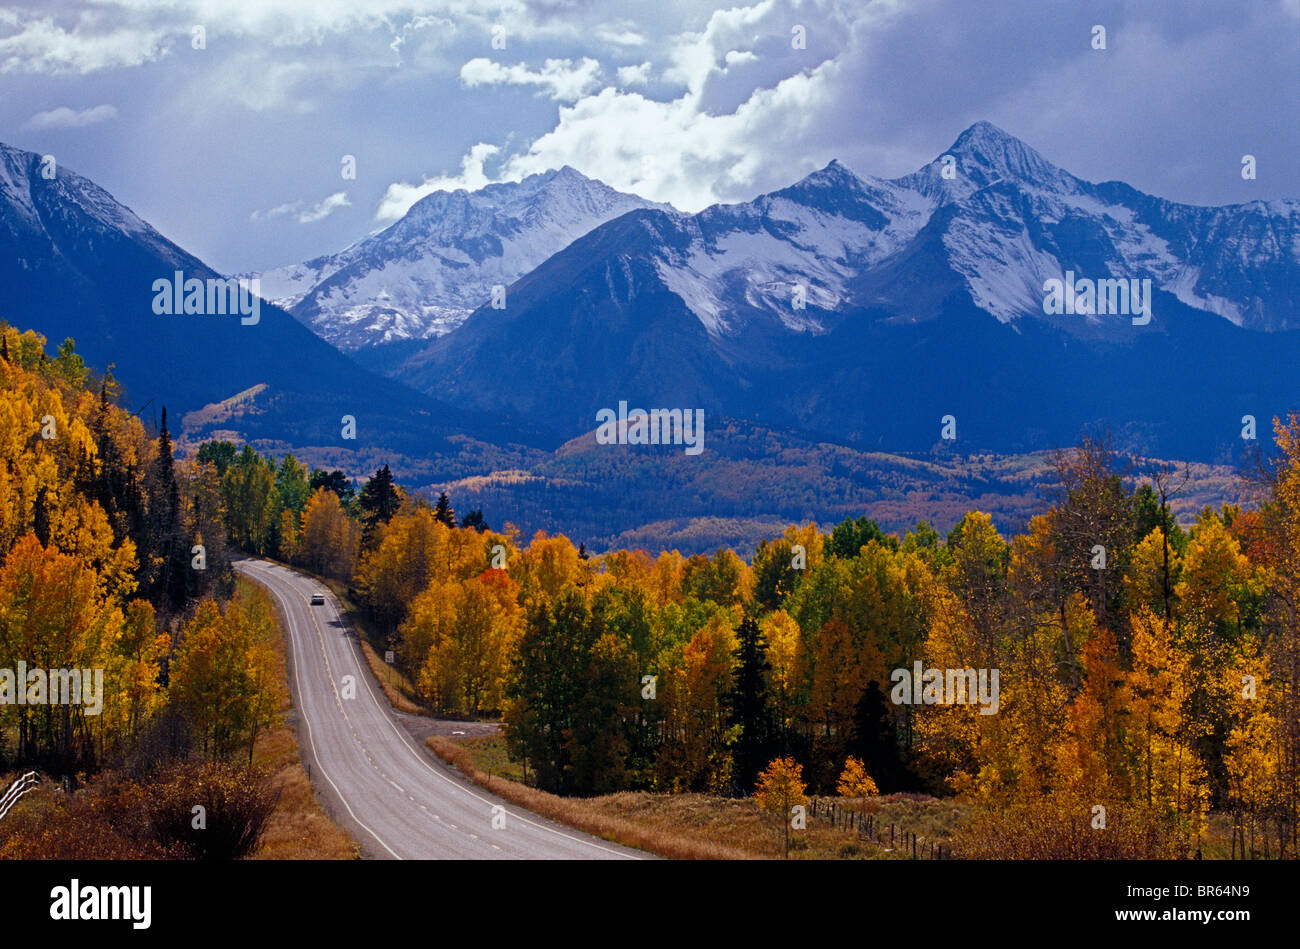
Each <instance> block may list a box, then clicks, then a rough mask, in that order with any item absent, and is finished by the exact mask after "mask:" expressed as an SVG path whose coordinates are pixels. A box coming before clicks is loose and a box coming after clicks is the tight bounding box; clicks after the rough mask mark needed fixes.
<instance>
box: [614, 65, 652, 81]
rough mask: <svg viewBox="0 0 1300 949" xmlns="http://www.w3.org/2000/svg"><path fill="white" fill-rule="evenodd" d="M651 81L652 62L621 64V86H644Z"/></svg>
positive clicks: (619, 73) (619, 78) (619, 77)
mask: <svg viewBox="0 0 1300 949" xmlns="http://www.w3.org/2000/svg"><path fill="white" fill-rule="evenodd" d="M649 81H650V64H649V63H642V64H641V65H640V66H619V67H618V84H619V85H620V86H644V85H645V84H646V83H647V82H649Z"/></svg>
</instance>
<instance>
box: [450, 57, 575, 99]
mask: <svg viewBox="0 0 1300 949" xmlns="http://www.w3.org/2000/svg"><path fill="white" fill-rule="evenodd" d="M460 79H461V82H463V83H465V85H467V86H471V87H472V86H487V85H499V84H506V85H512V86H541V87H542V88H543V89H546V90H548V91H549V93H550V96H551V98H552V99H555V100H556V101H558V102H573V101H575V100H577V99H579V98H581V97H582V96H583V95H585V94H586V93H588V92H590V91H592V90H593V89H595V88H596V87H597V86H599V85H600V63H598V62H597V61H596V60H594V59H591V58H590V57H587V56H584V57H583V58H582V61H581V62H580V63H578V65H576V66H575V65H574V64H573V60H571V59H548V60H546V62H545V63H544V64H543V65H542V68H541V69H540V70H531V69H529V68H528V67H527V66H525V65H524V64H523V63H517V64H516V65H514V66H502V65H501V64H500V63H497V62H494V61H493V60H490V59H487V58H485V57H482V56H480V57H477V58H475V59H471V60H470V61H469V62H467V63H466V64H465V65H464V66H462V67H461V70H460Z"/></svg>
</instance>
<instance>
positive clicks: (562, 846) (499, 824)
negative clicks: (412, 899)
mask: <svg viewBox="0 0 1300 949" xmlns="http://www.w3.org/2000/svg"><path fill="white" fill-rule="evenodd" d="M235 570H236V571H237V572H238V573H240V574H241V575H242V576H244V577H247V578H248V579H250V580H252V581H253V582H255V583H258V584H260V585H261V586H262V587H264V588H265V589H266V590H267V591H268V593H270V595H271V599H272V600H273V601H274V602H275V604H276V606H277V607H278V609H279V612H280V616H281V618H282V621H283V623H284V629H285V633H286V635H287V636H288V639H289V648H290V665H289V684H290V688H291V689H292V691H293V700H294V707H295V709H296V711H297V716H298V726H297V731H298V744H299V747H300V750H301V753H302V757H303V760H304V761H306V762H310V763H311V777H312V783H313V785H314V786H315V788H316V793H317V794H318V795H319V796H320V797H321V798H323V799H324V800H325V801H326V802H327V803H328V805H329V809H330V811H331V813H332V814H333V816H334V817H335V819H336V820H337V821H338V822H339V823H341V824H343V825H344V826H346V827H347V828H348V829H349V830H350V831H351V833H352V836H353V837H354V838H355V839H356V840H357V842H358V843H359V844H360V845H361V849H362V853H363V854H364V855H365V856H367V857H375V858H380V859H398V860H410V859H459V860H618V859H637V858H644V857H646V856H647V854H644V853H642V852H641V851H639V850H631V849H628V848H626V847H620V846H617V845H615V844H611V843H607V842H605V841H603V840H599V839H597V838H595V837H592V836H590V835H588V834H584V833H582V832H580V831H576V830H573V829H571V828H569V827H565V826H563V825H561V824H556V823H553V822H551V821H548V820H545V819H543V818H541V817H538V816H537V815H535V814H533V813H531V812H530V811H526V810H523V809H521V808H519V807H517V806H516V805H513V804H507V803H506V802H505V801H503V800H501V799H500V798H498V797H495V796H493V795H491V794H488V793H486V792H484V791H483V790H482V789H481V788H478V787H477V786H474V785H471V784H469V782H467V781H466V780H465V778H464V777H463V776H462V775H460V774H459V773H458V772H453V771H451V770H450V769H449V768H447V767H446V766H445V765H444V764H443V763H442V762H441V761H439V760H438V759H437V758H436V757H434V756H433V754H432V753H431V752H429V751H427V750H426V749H424V748H421V747H420V746H419V745H418V743H417V742H416V741H415V740H414V739H413V738H412V737H411V736H410V735H409V734H408V733H407V732H406V730H405V729H404V728H402V726H401V725H400V724H398V722H397V721H396V720H395V719H394V717H393V713H392V707H391V706H390V705H389V704H388V700H387V699H386V698H384V696H383V694H382V692H381V691H380V690H379V687H378V686H377V684H376V683H375V682H374V680H373V678H372V677H371V674H370V669H369V667H368V666H367V664H366V662H365V659H364V657H363V656H362V654H361V647H360V644H359V643H357V641H356V640H355V638H354V637H353V636H352V635H351V633H350V632H349V629H348V626H347V623H346V622H345V621H344V620H343V618H342V611H341V609H340V608H339V604H338V601H337V600H336V599H335V598H334V596H333V594H332V593H330V592H329V591H328V590H326V589H325V588H324V586H323V585H322V584H320V583H318V582H316V581H315V580H313V579H311V578H310V577H306V576H304V575H302V574H300V573H297V572H295V571H293V570H290V569H288V568H287V567H283V566H280V565H278V564H273V563H269V562H267V561H264V560H240V561H237V562H236V563H235ZM313 593H324V594H325V605H324V606H311V605H310V603H311V596H312V594H313ZM345 676H351V677H352V683H353V685H354V688H347V685H348V683H346V682H345V680H344V677H345ZM353 693H354V694H353ZM349 696H351V697H349Z"/></svg>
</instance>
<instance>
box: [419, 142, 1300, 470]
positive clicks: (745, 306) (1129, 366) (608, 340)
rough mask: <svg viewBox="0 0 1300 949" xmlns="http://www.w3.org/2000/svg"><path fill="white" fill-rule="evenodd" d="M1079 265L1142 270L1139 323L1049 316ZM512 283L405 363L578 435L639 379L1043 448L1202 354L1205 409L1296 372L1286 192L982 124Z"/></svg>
mask: <svg viewBox="0 0 1300 949" xmlns="http://www.w3.org/2000/svg"><path fill="white" fill-rule="evenodd" d="M1070 273H1073V275H1074V279H1076V280H1083V279H1086V280H1089V281H1103V280H1123V281H1125V283H1126V284H1127V283H1129V282H1130V281H1138V285H1139V286H1140V287H1141V286H1144V285H1143V284H1142V283H1141V282H1142V281H1145V280H1149V281H1150V285H1149V286H1150V292H1149V293H1146V292H1145V291H1144V296H1143V298H1142V302H1143V303H1144V304H1145V303H1148V302H1149V303H1150V304H1151V317H1152V318H1151V320H1150V321H1149V322H1147V321H1144V320H1142V319H1141V318H1140V310H1138V308H1137V307H1136V306H1134V312H1133V313H1132V314H1130V313H1119V314H1115V313H1103V312H1092V313H1079V314H1076V313H1074V312H1068V313H1052V314H1050V315H1049V312H1048V309H1047V308H1046V307H1045V304H1044V299H1045V295H1046V294H1045V286H1044V285H1045V282H1046V281H1049V280H1066V279H1068V278H1067V275H1068V274H1070ZM509 299H510V304H509V306H508V308H507V310H506V311H505V312H498V311H490V310H481V311H478V312H476V313H475V314H474V315H473V316H471V317H470V318H469V319H468V320H467V321H466V322H465V323H464V325H463V326H461V327H460V328H459V329H458V330H456V332H454V333H451V334H450V335H447V336H444V337H442V338H439V339H436V340H433V341H431V342H429V343H428V344H426V345H425V346H424V347H423V349H422V350H420V351H419V352H416V353H415V354H414V355H412V356H410V357H409V358H407V360H406V361H405V363H404V364H403V365H402V366H401V367H400V368H399V369H398V370H397V375H398V376H399V377H400V378H403V379H405V380H406V381H409V382H410V383H411V384H413V385H415V386H416V387H418V388H421V389H423V390H425V391H428V392H431V393H436V394H438V395H440V396H441V397H444V398H447V399H448V400H450V401H456V402H459V403H461V404H468V405H473V406H475V407H477V408H480V409H485V410H503V409H504V410H510V411H514V412H519V413H522V414H524V415H528V416H531V417H533V418H534V419H536V420H538V421H539V422H543V423H545V424H548V425H551V426H554V427H555V428H556V429H558V430H559V431H562V432H565V433H570V434H572V433H577V432H581V431H585V430H589V429H590V428H591V427H592V418H593V412H594V410H595V409H597V408H600V407H603V406H608V405H614V404H617V401H618V400H619V399H621V398H624V397H629V398H630V397H636V398H640V399H642V400H643V401H645V402H653V403H654V404H656V405H669V406H671V405H683V406H686V405H691V406H700V407H704V408H706V409H709V410H711V411H714V412H723V413H726V414H731V415H738V416H745V417H752V418H755V419H757V420H760V421H764V422H768V423H778V424H789V425H797V426H801V427H806V428H812V429H815V430H817V431H821V432H827V433H833V434H845V435H848V436H849V437H852V438H855V439H865V440H870V441H871V442H873V443H880V444H882V445H888V446H889V447H891V448H895V447H902V446H904V445H911V446H916V447H925V446H929V445H931V444H933V442H934V441H935V437H934V436H935V425H936V420H937V419H938V418H939V417H940V415H943V414H949V413H951V412H953V411H954V406H957V405H958V404H960V405H962V406H965V407H966V413H965V414H966V417H967V418H968V419H969V420H970V421H971V422H972V424H971V425H970V426H968V427H967V428H965V429H964V431H965V432H967V433H968V434H973V433H976V432H981V428H982V434H983V435H985V436H986V437H985V439H984V444H985V446H987V447H993V446H1000V447H1004V448H1005V447H1012V446H1014V447H1017V448H1023V447H1034V446H1041V444H1042V443H1043V440H1044V438H1047V437H1049V434H1050V438H1051V439H1059V440H1060V441H1061V442H1069V441H1072V440H1073V438H1074V437H1075V436H1076V435H1077V431H1078V427H1079V425H1081V424H1084V423H1085V422H1087V421H1089V420H1092V421H1095V420H1098V419H1103V418H1107V419H1112V420H1113V421H1114V423H1115V424H1116V425H1119V426H1122V425H1127V424H1130V423H1131V424H1133V425H1137V426H1139V427H1143V426H1146V427H1148V428H1149V427H1151V426H1156V425H1157V420H1156V419H1155V418H1154V417H1153V416H1152V414H1151V413H1152V411H1153V410H1152V408H1151V406H1150V405H1149V404H1147V405H1141V404H1138V405H1133V404H1132V403H1131V402H1130V403H1129V404H1126V403H1125V402H1124V399H1125V398H1128V399H1130V400H1138V399H1145V400H1147V402H1148V403H1150V401H1151V400H1152V399H1153V398H1155V399H1158V400H1161V404H1162V405H1164V404H1167V399H1168V393H1170V392H1176V391H1178V389H1179V387H1180V386H1181V385H1183V384H1185V380H1186V378H1187V377H1188V375H1189V374H1199V373H1202V372H1204V371H1207V370H1206V368H1205V367H1207V366H1210V365H1213V366H1214V367H1215V369H1214V370H1213V371H1214V373H1215V376H1214V378H1213V380H1212V382H1211V383H1210V385H1209V387H1208V388H1207V389H1203V390H1201V391H1199V392H1198V394H1197V398H1200V397H1205V398H1209V399H1211V402H1212V404H1214V406H1215V407H1216V409H1217V410H1219V411H1236V405H1237V401H1240V403H1241V405H1242V409H1241V411H1240V412H1238V418H1239V417H1240V414H1241V413H1242V412H1245V411H1251V409H1252V407H1253V408H1254V410H1255V411H1257V412H1261V413H1265V414H1263V415H1260V417H1261V418H1262V417H1267V415H1268V413H1272V412H1274V411H1278V410H1280V409H1281V408H1283V407H1284V406H1283V403H1284V402H1286V401H1287V399H1289V398H1293V397H1294V395H1295V394H1296V392H1297V390H1296V389H1295V387H1294V385H1293V382H1292V379H1291V370H1287V369H1283V368H1282V364H1280V363H1278V359H1279V358H1280V357H1281V356H1282V354H1288V358H1290V357H1293V356H1294V355H1295V354H1296V340H1297V338H1300V201H1296V200H1285V201H1273V202H1251V203H1248V204H1243V205H1236V206H1231V207H1221V208H1205V207H1192V206H1188V205H1181V204H1177V203H1174V202H1171V201H1166V200H1163V199H1160V198H1155V197H1151V196H1148V195H1145V194H1142V193H1141V192H1138V191H1136V190H1135V189H1133V188H1131V187H1129V186H1128V185H1125V184H1122V183H1119V182H1107V183H1104V184H1092V183H1089V182H1086V181H1083V180H1081V179H1079V178H1076V177H1074V176H1073V175H1070V174H1069V173H1068V172H1065V171H1063V170H1061V169H1059V168H1057V167H1056V166H1054V165H1052V164H1051V163H1050V162H1048V161H1047V160H1046V159H1045V158H1043V157H1042V156H1041V155H1039V154H1038V153H1037V152H1035V151H1034V150H1033V149H1031V148H1029V147H1028V146H1027V145H1025V144H1024V143H1023V142H1020V141H1019V140H1017V139H1015V138H1014V137H1012V136H1010V135H1008V134H1007V133H1005V132H1003V131H1001V130H1000V129H998V128H996V127H995V126H992V125H990V124H988V123H986V122H980V123H977V124H976V125H973V126H972V127H971V128H969V129H967V130H966V131H965V132H963V133H962V135H961V136H960V137H959V138H958V139H957V140H956V142H954V143H953V145H952V147H951V148H950V149H949V150H948V151H947V152H946V153H944V154H943V155H940V156H937V157H936V159H935V160H934V161H933V162H932V163H930V164H929V165H927V166H925V167H924V168H922V169H920V170H919V171H918V172H916V173H914V174H912V175H908V176H905V177H902V178H898V179H892V180H886V179H879V178H869V177H868V178H864V177H859V176H857V175H855V174H854V173H853V172H851V171H850V170H849V169H847V168H846V167H844V166H843V165H842V164H840V163H838V162H832V163H831V164H830V165H828V166H827V167H825V168H823V169H821V170H820V171H817V172H814V173H813V174H811V175H809V176H808V177H806V178H804V179H803V180H802V181H800V182H798V183H796V184H794V185H792V186H790V187H788V188H784V189H782V190H780V191H775V192H772V193H771V194H767V195H763V196H761V197H759V198H757V199H755V200H753V201H750V202H745V203H741V204H733V205H717V206H713V207H710V208H707V209H705V210H704V211H701V212H700V213H699V214H695V215H686V214H681V213H677V212H672V211H659V210H638V211H633V212H630V213H628V214H626V215H624V216H622V217H620V218H617V219H615V220H613V221H610V222H609V223H606V224H604V225H602V226H600V227H598V228H596V229H595V230H593V231H592V232H591V233H589V234H587V235H585V236H584V237H582V238H579V239H578V240H576V241H575V242H574V243H573V244H572V245H570V246H569V247H568V248H566V249H565V250H563V251H561V252H560V253H558V254H556V255H555V256H553V257H551V258H550V259H548V260H547V261H546V262H545V263H543V264H542V265H541V266H539V267H538V268H536V269H535V270H533V271H532V272H531V273H529V274H527V275H526V276H524V277H523V278H521V279H520V280H519V281H518V282H517V283H515V284H514V285H513V286H512V287H511V288H510V291H509ZM1114 299H1116V300H1119V299H1120V297H1119V296H1118V295H1117V296H1116V297H1115V298H1114ZM1230 355H1231V356H1232V357H1233V358H1229V356H1230ZM1260 360H1262V362H1261V361H1260ZM1252 364H1253V365H1252ZM1157 365H1158V366H1160V368H1159V370H1156V369H1155V368H1153V367H1155V366H1157ZM502 366H509V367H510V372H509V373H506V374H503V373H502V372H501V367H502ZM1175 370H1176V371H1175ZM1162 373H1164V374H1166V375H1165V376H1164V377H1163V380H1162V384H1163V386H1164V392H1163V393H1159V392H1157V391H1156V390H1155V389H1153V388H1152V387H1154V386H1156V384H1157V381H1158V377H1160V376H1161V374H1162ZM887 380H892V386H890V387H886V386H884V382H885V381H887ZM927 380H928V382H927ZM927 386H928V387H927ZM1063 387H1072V388H1063ZM918 389H920V390H921V391H920V392H919V393H917V390H918ZM1128 390H1131V391H1128ZM620 391H621V392H622V393H623V394H622V395H620V394H619V393H620ZM1126 392H1127V395H1125V393H1126ZM914 393H915V394H914ZM1180 398H1181V399H1182V401H1180V402H1178V403H1177V409H1178V411H1181V412H1183V413H1184V415H1186V413H1187V411H1188V409H1189V402H1188V401H1187V400H1186V398H1185V397H1182V396H1180ZM972 399H974V400H975V401H973V402H972V401H971V400H972ZM674 400H676V401H674ZM683 400H685V401H683ZM1234 400H1235V401H1234ZM882 401H884V402H888V403H892V405H891V406H890V407H889V408H888V409H886V408H885V407H884V406H883V405H882V404H880V403H881V402H882ZM864 403H865V404H864ZM1228 405H1233V406H1234V408H1233V409H1231V410H1229V409H1227V408H1226V407H1227V406H1228ZM1051 411H1055V412H1056V416H1054V417H1046V415H1045V414H1044V413H1050V412H1051ZM1026 412H1028V415H1027V414H1026ZM935 413H938V414H935ZM1252 414H1254V413H1252ZM1030 416H1033V417H1032V418H1031V417H1030ZM1158 424H1159V425H1160V426H1164V428H1165V429H1166V430H1167V432H1169V433H1176V434H1177V435H1178V436H1179V438H1183V436H1186V438H1183V440H1182V441H1178V439H1175V440H1174V441H1175V442H1176V443H1177V445H1175V444H1173V443H1171V444H1170V447H1171V448H1174V447H1178V446H1181V448H1182V449H1186V450H1195V451H1197V452H1199V453H1201V454H1206V453H1207V452H1208V453H1213V451H1215V450H1217V449H1216V448H1215V446H1217V445H1219V444H1220V441H1218V440H1216V439H1218V434H1219V433H1218V431H1215V430H1203V431H1202V432H1201V433H1200V434H1201V438H1200V440H1199V442H1197V444H1196V447H1195V448H1194V449H1189V448H1187V446H1188V445H1189V444H1190V441H1189V440H1191V441H1194V440H1195V439H1194V438H1193V437H1192V436H1193V435H1194V434H1195V433H1193V432H1190V431H1189V430H1188V426H1189V425H1191V424H1193V422H1192V421H1190V420H1187V419H1184V420H1183V421H1181V422H1180V421H1179V420H1176V419H1175V420H1171V419H1168V418H1162V420H1161V421H1160V422H1159V423H1158ZM1198 424H1200V423H1198ZM1225 424H1226V423H1225ZM1224 431H1226V428H1225V429H1224ZM891 438H892V439H894V440H893V441H892V442H891V441H890V439H891Z"/></svg>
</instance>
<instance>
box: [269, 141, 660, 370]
mask: <svg viewBox="0 0 1300 949" xmlns="http://www.w3.org/2000/svg"><path fill="white" fill-rule="evenodd" d="M647 207H657V208H666V206H665V205H656V204H653V203H652V202H649V201H645V200H643V199H642V198H639V197H637V196H635V195H630V194H623V193H622V192H619V191H615V190H614V189H613V188H610V187H608V186H606V185H604V184H602V183H601V182H599V181H595V180H593V179H591V178H588V177H586V176H585V175H583V174H581V173H580V172H578V171H576V170H574V169H573V168H570V167H568V166H567V165H566V166H565V167H563V168H561V169H559V170H558V171H547V172H544V173H542V174H536V175H530V176H529V177H527V178H524V179H523V180H522V181H518V182H505V183H500V184H490V185H487V186H486V187H484V188H481V189H479V190H477V191H472V192H469V191H464V190H458V191H450V192H448V191H437V192H434V193H433V194H430V195H426V196H425V197H424V198H422V199H420V200H419V201H418V202H416V203H415V204H414V205H413V206H412V207H411V209H410V210H409V211H408V212H407V213H406V214H405V215H404V216H403V217H402V218H401V219H400V220H398V221H397V222H396V223H394V224H392V225H391V226H389V227H387V228H385V229H384V230H383V231H380V232H378V233H376V234H372V235H370V236H369V237H366V238H364V239H362V240H360V241H358V242H357V243H355V244H353V245H352V246H351V247H348V248H347V249H345V250H343V251H340V252H339V253H337V254H330V255H327V256H324V257H317V258H315V259H314V260H309V261H307V262H306V263H303V264H295V265H292V266H288V267H280V268H277V269H274V270H269V271H266V272H265V273H262V274H260V276H261V280H262V292H263V293H264V294H265V295H266V296H267V297H268V298H269V299H271V300H273V301H274V302H275V303H277V304H278V305H280V306H283V307H285V308H286V309H288V310H289V311H290V312H291V313H293V315H294V316H296V317H297V318H298V319H299V320H300V321H302V322H303V323H305V324H306V325H307V326H309V327H311V329H312V330H314V331H315V332H316V333H317V334H318V335H320V336H321V337H323V338H324V339H326V340H328V341H329V342H331V343H333V344H334V345H336V346H338V347H339V348H341V349H344V350H356V349H359V348H362V347H365V346H371V345H376V344H380V343H388V342H394V341H397V340H406V339H417V340H418V339H426V338H431V337H436V336H440V335H442V334H444V333H447V332H449V331H450V330H452V329H454V328H455V327H457V326H459V325H460V324H461V323H462V322H463V321H464V320H465V317H467V316H469V314H470V313H472V312H473V311H474V310H475V309H477V308H478V307H479V306H482V305H483V304H484V303H485V302H487V301H488V300H489V298H490V295H491V293H492V287H493V286H496V285H500V286H508V285H509V284H511V283H513V282H514V281H515V280H517V279H519V277H521V276H523V275H524V274H525V273H527V272H528V271H530V270H532V269H533V268H534V267H536V266H537V265H538V264H540V263H541V262H542V261H544V260H545V259H546V258H547V257H550V256H551V255H552V254H554V253H555V252H556V251H558V250H560V249H562V248H563V247H566V246H567V245H569V244H570V243H572V242H573V241H574V240H575V239H577V238H578V237H581V236H582V235H583V234H586V233H587V232H588V231H590V230H591V229H592V228H594V227H596V226H598V225H600V224H603V223H604V222H606V221H608V220H611V219H613V218H615V217H618V216H619V215H620V214H624V213H625V212H627V211H631V210H634V209H636V208H647Z"/></svg>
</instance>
